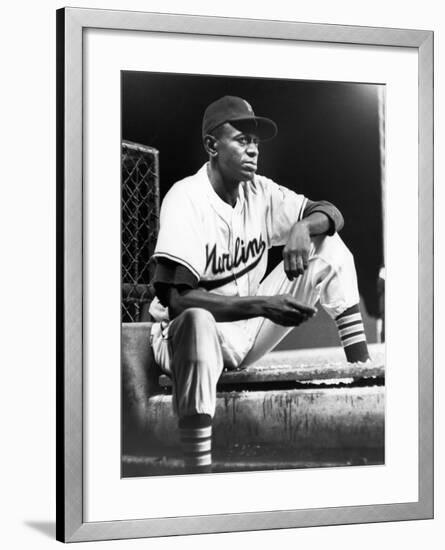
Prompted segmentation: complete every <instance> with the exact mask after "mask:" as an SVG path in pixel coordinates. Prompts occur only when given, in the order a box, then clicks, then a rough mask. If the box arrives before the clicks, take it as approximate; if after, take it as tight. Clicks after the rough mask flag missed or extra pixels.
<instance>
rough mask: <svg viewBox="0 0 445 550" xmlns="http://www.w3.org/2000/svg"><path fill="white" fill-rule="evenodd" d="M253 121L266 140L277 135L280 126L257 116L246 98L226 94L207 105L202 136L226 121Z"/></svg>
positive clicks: (263, 139)
mask: <svg viewBox="0 0 445 550" xmlns="http://www.w3.org/2000/svg"><path fill="white" fill-rule="evenodd" d="M236 121H253V122H254V123H255V126H256V129H257V130H258V137H259V138H260V140H262V141H265V140H267V139H272V138H273V137H275V136H276V135H277V132H278V128H277V125H276V124H275V122H274V121H273V120H270V118H265V117H260V116H255V113H254V112H253V109H252V107H251V105H250V103H248V102H247V101H246V100H245V99H242V98H241V97H236V96H231V95H226V96H224V97H221V98H220V99H217V100H216V101H214V102H213V103H210V105H209V106H208V107H207V109H206V110H205V112H204V117H203V119H202V136H203V137H204V136H205V135H206V134H210V133H211V132H212V130H214V129H215V128H217V127H218V126H221V124H224V123H225V122H236Z"/></svg>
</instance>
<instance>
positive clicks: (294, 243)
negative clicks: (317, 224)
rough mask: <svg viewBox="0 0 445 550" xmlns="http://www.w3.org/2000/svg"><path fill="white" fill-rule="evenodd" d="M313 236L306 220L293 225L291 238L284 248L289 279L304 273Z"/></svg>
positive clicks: (285, 267) (285, 268) (285, 265)
mask: <svg viewBox="0 0 445 550" xmlns="http://www.w3.org/2000/svg"><path fill="white" fill-rule="evenodd" d="M310 249H311V236H310V231H309V227H308V225H307V223H306V221H305V220H302V221H300V222H297V223H296V224H294V225H293V226H292V229H291V230H290V233H289V239H288V241H287V244H286V246H285V247H284V249H283V263H284V271H285V272H286V275H287V278H288V279H289V281H292V280H293V279H295V277H298V276H299V275H303V273H304V270H305V269H306V268H307V266H308V261H309V252H310Z"/></svg>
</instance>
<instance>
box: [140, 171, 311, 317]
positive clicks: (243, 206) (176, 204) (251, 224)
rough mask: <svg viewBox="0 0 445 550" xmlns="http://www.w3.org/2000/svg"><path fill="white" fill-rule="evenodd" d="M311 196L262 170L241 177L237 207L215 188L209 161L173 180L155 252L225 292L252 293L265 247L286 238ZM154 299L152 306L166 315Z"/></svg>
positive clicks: (261, 269)
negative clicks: (261, 173)
mask: <svg viewBox="0 0 445 550" xmlns="http://www.w3.org/2000/svg"><path fill="white" fill-rule="evenodd" d="M306 202H307V199H306V198H305V197H304V196H303V195H299V194H297V193H295V192H294V191H291V190H290V189H287V188H285V187H281V186H279V185H277V184H276V183H275V182H274V181H272V180H270V179H268V178H265V177H264V176H259V175H255V177H254V179H253V181H247V182H241V183H240V186H239V194H238V199H237V202H236V204H235V206H234V207H232V206H230V205H229V204H227V203H226V202H224V201H223V200H222V199H221V198H220V197H219V196H218V194H217V193H216V192H215V190H214V189H213V186H212V184H211V183H210V180H209V178H208V175H207V164H205V165H204V166H203V167H202V168H201V169H200V170H199V171H198V172H197V173H196V174H194V175H193V176H190V177H187V178H185V179H183V180H181V181H179V182H177V183H175V184H174V185H173V187H172V188H171V189H170V190H169V191H168V193H167V194H166V196H165V198H164V200H163V202H162V206H161V215H160V230H159V236H158V240H157V244H156V249H155V253H154V257H155V258H167V259H170V260H173V261H175V262H177V263H179V264H182V265H183V266H185V267H187V268H188V269H189V270H190V271H191V272H192V273H193V275H194V276H195V277H196V279H197V284H198V286H199V287H202V288H204V289H206V290H208V291H209V292H215V293H217V294H220V295H224V296H253V295H255V294H256V293H257V291H258V288H259V285H260V283H261V280H262V279H263V277H264V274H265V272H266V266H267V251H268V250H269V249H270V248H271V247H272V246H278V245H283V244H285V243H286V242H287V239H288V235H289V231H290V228H291V227H292V225H293V224H295V222H297V221H299V220H301V218H302V216H303V212H304V208H305V205H306ZM159 306H160V304H159V302H158V300H157V299H155V300H154V303H153V304H152V307H151V308H150V312H151V314H152V315H153V317H154V318H155V319H156V320H164V319H165V318H166V317H165V312H164V313H163V314H162V313H161V308H160V307H159Z"/></svg>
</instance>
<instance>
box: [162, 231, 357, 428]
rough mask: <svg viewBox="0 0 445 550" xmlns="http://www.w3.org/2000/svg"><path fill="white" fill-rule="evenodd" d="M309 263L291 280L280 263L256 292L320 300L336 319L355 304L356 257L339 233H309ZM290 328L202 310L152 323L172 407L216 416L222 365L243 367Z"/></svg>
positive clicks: (313, 301) (184, 413)
mask: <svg viewBox="0 0 445 550" xmlns="http://www.w3.org/2000/svg"><path fill="white" fill-rule="evenodd" d="M311 241H312V243H311V251H310V255H309V262H308V267H307V269H306V270H305V272H304V274H303V275H300V276H299V277H297V278H296V279H294V280H293V281H289V280H288V279H287V277H286V274H285V272H284V268H283V263H280V264H279V265H278V266H277V267H276V268H275V269H274V270H273V271H272V272H271V273H270V274H269V275H268V276H267V277H266V278H265V279H264V281H263V282H262V283H261V285H260V287H259V289H258V292H257V295H258V296H260V295H261V296H272V295H277V294H291V295H293V296H294V297H295V298H296V299H297V300H298V301H299V302H301V303H303V304H306V305H310V306H315V305H316V304H317V303H318V302H319V303H320V305H321V306H322V307H323V308H324V309H325V310H326V312H327V313H328V314H329V315H330V316H331V317H332V318H333V319H335V318H336V317H337V316H338V315H340V314H341V313H343V311H345V310H346V309H348V308H349V307H351V306H353V305H355V304H358V303H359V293H358V288H357V277H356V272H355V266H354V259H353V256H352V254H351V253H350V251H349V250H348V248H347V247H346V245H345V244H344V243H343V241H342V240H341V238H340V237H339V235H338V234H334V235H332V236H320V237H313V238H312V239H311ZM292 329H293V327H284V326H281V325H277V324H275V323H273V322H272V321H270V320H269V319H266V318H264V317H256V318H253V319H247V320H243V321H234V322H229V323H217V322H216V321H215V319H214V317H213V315H212V314H211V313H210V312H208V311H207V310H204V309H201V308H190V309H187V310H185V311H184V312H182V313H181V314H180V315H179V316H178V317H176V318H175V319H174V320H173V321H171V322H170V323H155V324H154V325H153V329H152V336H151V343H152V347H153V352H154V356H155V360H156V362H157V363H158V364H159V366H160V367H161V369H162V370H163V371H164V372H166V373H167V374H169V375H170V376H171V378H172V385H173V408H174V411H175V413H176V414H177V415H178V416H179V417H180V418H181V417H183V416H188V415H193V414H209V415H210V416H213V415H214V412H215V405H216V383H217V381H218V379H219V377H220V375H221V372H222V370H223V368H224V367H226V368H228V369H235V368H244V367H246V366H248V365H250V364H252V363H254V362H255V361H257V360H258V359H260V358H261V357H262V356H263V355H264V354H265V353H268V352H269V351H271V350H272V349H273V348H274V347H275V346H276V345H277V344H278V343H279V342H280V341H281V340H282V339H283V338H284V337H285V336H286V335H287V334H288V333H289V332H290V331H291V330H292Z"/></svg>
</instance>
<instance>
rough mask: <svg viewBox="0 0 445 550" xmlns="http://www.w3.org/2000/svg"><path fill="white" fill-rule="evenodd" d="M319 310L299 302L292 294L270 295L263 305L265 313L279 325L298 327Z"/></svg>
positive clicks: (265, 315)
mask: <svg viewBox="0 0 445 550" xmlns="http://www.w3.org/2000/svg"><path fill="white" fill-rule="evenodd" d="M316 312H317V310H316V309H315V308H313V307H311V306H307V305H305V304H302V303H300V302H298V301H297V300H296V299H295V298H294V297H293V296H291V295H290V294H279V295H278V296H268V297H267V298H266V302H265V304H264V306H263V315H264V317H266V318H267V319H270V320H271V321H272V322H274V323H276V324H277V325H283V326H285V327H297V326H298V325H301V323H304V321H308V320H309V319H310V318H311V317H313V316H314V315H315V313H316Z"/></svg>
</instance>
